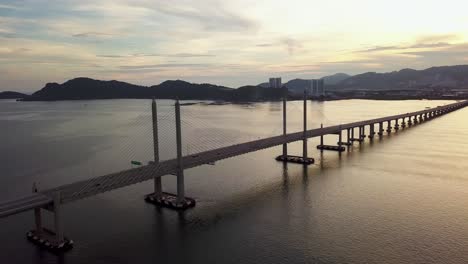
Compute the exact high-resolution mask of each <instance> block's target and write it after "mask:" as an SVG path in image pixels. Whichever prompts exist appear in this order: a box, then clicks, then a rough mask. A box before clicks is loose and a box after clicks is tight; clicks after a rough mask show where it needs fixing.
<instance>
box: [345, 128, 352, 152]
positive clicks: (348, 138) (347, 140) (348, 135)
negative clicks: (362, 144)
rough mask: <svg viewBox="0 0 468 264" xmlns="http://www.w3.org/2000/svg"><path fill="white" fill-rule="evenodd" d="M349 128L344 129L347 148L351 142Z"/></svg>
mask: <svg viewBox="0 0 468 264" xmlns="http://www.w3.org/2000/svg"><path fill="white" fill-rule="evenodd" d="M351 129H352V128H348V129H347V130H346V137H347V139H346V142H348V148H349V146H351V144H352V143H351Z"/></svg>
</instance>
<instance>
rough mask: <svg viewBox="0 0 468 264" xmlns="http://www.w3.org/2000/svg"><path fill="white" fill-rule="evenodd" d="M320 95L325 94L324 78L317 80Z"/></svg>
mask: <svg viewBox="0 0 468 264" xmlns="http://www.w3.org/2000/svg"><path fill="white" fill-rule="evenodd" d="M317 83H318V84H317V86H318V96H325V83H324V81H323V79H319V80H317Z"/></svg>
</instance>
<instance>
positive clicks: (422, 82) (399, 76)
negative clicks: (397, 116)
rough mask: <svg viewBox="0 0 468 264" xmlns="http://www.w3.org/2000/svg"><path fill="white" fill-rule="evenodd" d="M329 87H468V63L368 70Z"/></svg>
mask: <svg viewBox="0 0 468 264" xmlns="http://www.w3.org/2000/svg"><path fill="white" fill-rule="evenodd" d="M328 88H329V89H336V90H403V89H406V90H419V89H431V88H451V89H468V65H457V66H443V67H432V68H429V69H425V70H421V71H418V70H413V69H403V70H400V71H394V72H389V73H376V72H367V73H363V74H358V75H355V76H351V77H349V78H346V79H344V80H342V81H340V82H338V83H336V84H334V85H330V86H329V87H328Z"/></svg>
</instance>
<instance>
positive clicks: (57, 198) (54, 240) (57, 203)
mask: <svg viewBox="0 0 468 264" xmlns="http://www.w3.org/2000/svg"><path fill="white" fill-rule="evenodd" d="M35 192H37V189H36V190H35ZM41 210H42V209H41V208H35V209H34V217H35V223H36V229H35V230H31V231H29V232H28V233H26V237H27V238H28V240H29V241H31V242H32V243H34V244H36V245H37V246H39V247H41V248H44V249H46V250H49V251H52V252H57V253H58V252H63V251H67V250H69V249H71V248H72V247H73V240H70V239H68V238H66V237H65V236H64V235H63V220H62V209H61V195H60V191H57V192H55V194H54V199H53V207H52V208H49V210H51V212H52V213H53V214H54V227H55V231H52V230H50V229H47V228H44V227H43V226H42V215H41Z"/></svg>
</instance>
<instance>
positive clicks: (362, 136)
mask: <svg viewBox="0 0 468 264" xmlns="http://www.w3.org/2000/svg"><path fill="white" fill-rule="evenodd" d="M365 138H366V127H365V126H361V127H360V128H359V139H360V140H359V143H362V141H363V140H364V139H365Z"/></svg>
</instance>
